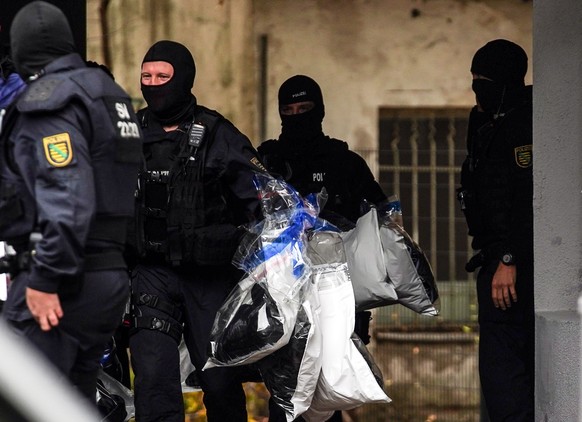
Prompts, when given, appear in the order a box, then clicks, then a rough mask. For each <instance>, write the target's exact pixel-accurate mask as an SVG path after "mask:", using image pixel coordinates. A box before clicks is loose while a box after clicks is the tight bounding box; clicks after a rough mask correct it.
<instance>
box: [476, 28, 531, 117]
mask: <svg viewBox="0 0 582 422" xmlns="http://www.w3.org/2000/svg"><path fill="white" fill-rule="evenodd" d="M471 72H472V73H475V74H478V75H482V76H485V77H486V78H489V79H474V80H473V84H472V88H473V91H474V92H475V96H476V97H477V102H478V104H479V105H480V106H481V108H482V109H483V110H484V111H485V112H487V113H488V114H489V115H491V116H498V115H501V114H503V113H504V112H506V111H507V110H509V109H510V108H511V107H513V106H514V105H515V104H516V103H517V102H519V101H520V99H521V97H522V95H523V93H522V91H523V88H524V86H525V82H524V78H525V74H526V73H527V54H526V53H525V51H524V50H523V48H521V47H520V46H519V45H517V44H515V43H513V42H511V41H508V40H504V39H498V40H493V41H490V42H488V43H487V44H485V45H484V46H483V47H481V48H480V49H479V50H477V52H476V53H475V56H474V57H473V61H472V62H471Z"/></svg>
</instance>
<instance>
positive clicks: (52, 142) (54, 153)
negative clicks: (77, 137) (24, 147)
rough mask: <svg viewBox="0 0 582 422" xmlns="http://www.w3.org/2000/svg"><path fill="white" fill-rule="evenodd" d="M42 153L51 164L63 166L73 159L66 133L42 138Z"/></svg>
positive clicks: (69, 139)
mask: <svg viewBox="0 0 582 422" xmlns="http://www.w3.org/2000/svg"><path fill="white" fill-rule="evenodd" d="M42 143H43V145H44V155H45V157H46V160H47V161H48V162H49V164H50V165H51V166H54V167H65V166H67V165H69V164H70V163H71V161H72V160H73V147H72V146H71V137H70V136H69V134H68V133H59V134H57V135H53V136H47V137H46V138H42Z"/></svg>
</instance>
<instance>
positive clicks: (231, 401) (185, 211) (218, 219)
mask: <svg viewBox="0 0 582 422" xmlns="http://www.w3.org/2000/svg"><path fill="white" fill-rule="evenodd" d="M195 71H196V70H195V65H194V59H193V57H192V55H191V53H190V52H189V51H188V49H187V48H186V47H185V46H183V45H182V44H179V43H176V42H173V41H167V40H164V41H159V42H157V43H155V44H154V45H153V46H151V47H150V49H149V50H148V52H147V53H146V55H145V57H144V59H143V63H142V69H141V89H142V93H143V96H144V98H145V100H146V102H147V104H148V107H147V108H145V109H143V110H140V111H139V112H138V116H139V119H140V124H141V126H142V128H143V131H144V136H145V141H144V145H143V149H144V154H145V159H146V163H145V169H144V171H143V172H142V175H141V176H140V190H139V195H138V215H137V228H136V230H137V238H138V242H137V250H138V253H139V257H138V260H137V265H136V266H135V269H134V271H133V276H132V306H133V315H134V318H133V328H132V331H131V333H130V351H131V359H132V365H133V369H134V372H135V406H136V417H137V420H138V421H140V422H144V421H161V420H164V421H176V422H177V421H180V422H182V421H183V420H184V408H183V399H182V390H181V385H180V367H179V353H178V345H179V343H180V339H181V336H182V334H183V336H184V341H185V343H186V345H187V347H188V351H189V352H190V358H191V360H192V363H193V364H194V366H195V367H196V371H197V375H198V378H199V381H200V384H201V387H202V390H203V391H204V405H205V407H206V411H207V418H208V421H210V422H213V421H214V422H224V421H229V422H239V421H240V422H243V421H245V422H246V420H247V413H246V397H245V394H244V391H243V389H242V384H241V382H240V380H239V379H237V368H213V369H210V370H205V371H202V370H201V369H202V368H203V367H204V364H205V362H206V360H207V353H206V350H207V346H208V344H209V339H210V331H211V328H212V324H213V322H214V317H215V315H216V312H217V311H218V309H219V308H220V306H221V305H222V303H223V302H224V300H225V299H226V297H227V295H228V294H229V292H230V290H231V289H232V287H233V286H234V285H235V284H236V283H237V282H238V281H239V280H240V277H241V276H242V274H240V273H239V272H238V270H236V269H235V268H234V267H233V266H232V265H231V260H232V257H233V254H234V251H235V248H236V246H237V244H238V240H239V231H238V229H237V226H239V225H241V224H243V223H248V222H250V221H252V220H254V219H256V218H257V217H258V216H259V212H260V208H259V201H258V194H257V191H256V189H255V187H254V184H253V177H254V175H255V173H256V172H265V170H264V168H263V167H262V165H261V163H260V161H259V159H258V158H257V154H256V151H255V149H254V148H253V147H252V145H251V143H250V141H249V139H248V138H247V137H246V136H244V135H243V134H242V133H241V132H239V131H238V130H237V129H236V127H235V126H234V125H233V124H232V123H230V122H229V121H228V120H227V119H225V118H224V117H223V116H221V115H220V114H219V113H217V112H216V111H213V110H210V109H208V108H206V107H203V106H201V105H199V104H197V101H196V98H195V97H194V95H192V93H191V90H192V86H193V84H194V76H195Z"/></svg>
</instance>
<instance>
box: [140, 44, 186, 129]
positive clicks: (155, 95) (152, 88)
mask: <svg viewBox="0 0 582 422" xmlns="http://www.w3.org/2000/svg"><path fill="white" fill-rule="evenodd" d="M145 62H168V63H170V64H171V65H172V66H173V67H174V76H172V78H171V79H170V80H169V81H168V82H166V83H164V84H162V85H144V84H143V83H142V84H141V92H142V94H143V97H144V99H145V100H146V102H147V103H148V110H149V111H150V112H151V113H152V114H153V115H154V117H155V118H156V119H157V120H159V121H160V122H161V123H163V124H173V123H177V122H179V121H180V120H181V119H182V118H183V117H184V116H185V115H186V114H188V112H189V110H190V107H191V106H192V104H196V99H195V98H194V96H193V95H192V92H191V91H192V87H193V86H194V76H195V75H196V65H195V64H194V58H193V57H192V54H191V53H190V51H189V50H188V49H187V48H186V47H185V46H184V45H182V44H180V43H177V42H174V41H167V40H163V41H158V42H157V43H155V44H154V45H152V46H151V47H150V49H149V50H148V52H147V53H146V55H145V57H144V58H143V61H142V65H143V63H145Z"/></svg>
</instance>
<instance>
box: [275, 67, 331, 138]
mask: <svg viewBox="0 0 582 422" xmlns="http://www.w3.org/2000/svg"><path fill="white" fill-rule="evenodd" d="M304 101H313V102H314V104H315V105H314V107H313V108H312V109H311V110H309V111H307V112H305V113H301V114H294V115H291V116H287V115H284V114H281V106H284V105H288V104H293V103H301V102H304ZM279 115H280V116H281V140H282V141H286V142H290V143H293V144H294V145H295V146H301V145H305V144H307V143H308V142H309V141H312V140H313V139H314V138H316V137H317V136H319V135H321V134H322V133H323V130H322V128H321V126H322V122H323V117H324V116H325V110H324V106H323V95H322V94H321V88H319V85H318V84H317V82H315V81H314V80H313V79H311V78H310V77H308V76H304V75H295V76H292V77H291V78H289V79H287V80H286V81H285V82H283V84H282V85H281V88H279Z"/></svg>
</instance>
